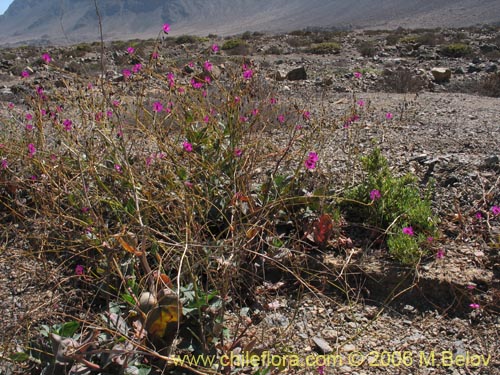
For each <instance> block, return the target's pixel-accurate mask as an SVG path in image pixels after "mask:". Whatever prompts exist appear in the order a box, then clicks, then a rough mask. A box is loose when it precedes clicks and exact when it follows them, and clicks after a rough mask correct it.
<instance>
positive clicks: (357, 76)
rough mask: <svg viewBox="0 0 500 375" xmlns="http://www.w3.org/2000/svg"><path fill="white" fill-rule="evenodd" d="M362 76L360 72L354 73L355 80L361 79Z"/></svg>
mask: <svg viewBox="0 0 500 375" xmlns="http://www.w3.org/2000/svg"><path fill="white" fill-rule="evenodd" d="M362 75H363V74H361V73H360V72H354V78H361V76H362Z"/></svg>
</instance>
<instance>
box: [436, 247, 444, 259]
mask: <svg viewBox="0 0 500 375" xmlns="http://www.w3.org/2000/svg"><path fill="white" fill-rule="evenodd" d="M443 258H444V250H443V249H439V250H438V251H437V253H436V259H443Z"/></svg>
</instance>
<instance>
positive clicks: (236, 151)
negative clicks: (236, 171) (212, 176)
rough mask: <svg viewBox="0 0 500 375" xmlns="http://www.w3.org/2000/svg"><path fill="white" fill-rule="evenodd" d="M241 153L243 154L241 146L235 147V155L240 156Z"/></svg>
mask: <svg viewBox="0 0 500 375" xmlns="http://www.w3.org/2000/svg"><path fill="white" fill-rule="evenodd" d="M241 155H243V151H242V150H241V149H239V148H235V149H234V156H236V157H237V158H239V157H240V156H241Z"/></svg>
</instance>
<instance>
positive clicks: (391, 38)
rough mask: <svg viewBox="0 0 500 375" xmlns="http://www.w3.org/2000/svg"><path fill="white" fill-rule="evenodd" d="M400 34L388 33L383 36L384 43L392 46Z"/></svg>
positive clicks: (397, 40) (399, 37)
mask: <svg viewBox="0 0 500 375" xmlns="http://www.w3.org/2000/svg"><path fill="white" fill-rule="evenodd" d="M401 37H402V35H401V34H398V33H390V34H388V35H387V36H386V37H385V43H386V44H387V45H388V46H394V45H396V44H397V43H398V42H399V40H400V39H401Z"/></svg>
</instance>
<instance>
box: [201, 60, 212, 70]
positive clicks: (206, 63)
mask: <svg viewBox="0 0 500 375" xmlns="http://www.w3.org/2000/svg"><path fill="white" fill-rule="evenodd" d="M203 67H204V68H205V70H206V71H207V72H211V71H212V63H211V62H210V61H208V60H207V61H205V62H204V63H203Z"/></svg>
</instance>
